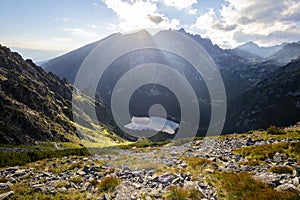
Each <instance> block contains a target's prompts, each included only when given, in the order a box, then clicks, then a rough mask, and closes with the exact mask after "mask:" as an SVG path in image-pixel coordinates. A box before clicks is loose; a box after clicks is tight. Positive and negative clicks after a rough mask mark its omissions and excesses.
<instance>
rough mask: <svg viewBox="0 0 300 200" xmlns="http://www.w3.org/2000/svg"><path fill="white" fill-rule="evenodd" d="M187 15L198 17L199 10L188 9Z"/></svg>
mask: <svg viewBox="0 0 300 200" xmlns="http://www.w3.org/2000/svg"><path fill="white" fill-rule="evenodd" d="M187 13H188V14H190V15H196V14H197V13H198V10H197V9H188V10H187Z"/></svg>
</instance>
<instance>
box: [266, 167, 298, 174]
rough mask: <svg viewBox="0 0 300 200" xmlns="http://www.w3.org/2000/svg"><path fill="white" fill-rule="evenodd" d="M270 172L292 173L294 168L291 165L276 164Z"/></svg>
mask: <svg viewBox="0 0 300 200" xmlns="http://www.w3.org/2000/svg"><path fill="white" fill-rule="evenodd" d="M270 172H273V173H276V174H292V173H293V168H292V167H289V166H274V167H272V168H271V169H270Z"/></svg>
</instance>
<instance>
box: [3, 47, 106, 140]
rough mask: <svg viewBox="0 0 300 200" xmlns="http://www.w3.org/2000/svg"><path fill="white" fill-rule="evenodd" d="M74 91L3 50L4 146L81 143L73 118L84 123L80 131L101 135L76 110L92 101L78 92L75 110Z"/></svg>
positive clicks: (7, 50)
mask: <svg viewBox="0 0 300 200" xmlns="http://www.w3.org/2000/svg"><path fill="white" fill-rule="evenodd" d="M72 90H73V87H72V85H71V84H70V83H69V81H68V80H67V79H63V80H61V79H59V78H58V77H57V76H56V75H54V74H53V73H46V72H45V71H44V70H43V69H42V68H41V67H38V66H36V65H35V64H34V63H33V62H32V61H31V60H26V61H25V60H23V59H22V57H21V56H20V55H19V54H17V53H14V52H11V51H10V50H9V49H8V48H6V47H3V46H0V127H1V128H0V141H1V143H2V144H27V145H28V144H35V142H36V141H71V142H75V143H79V137H78V134H77V132H78V130H77V129H76V124H75V123H74V122H73V119H74V117H76V118H77V121H83V122H85V123H82V124H85V127H81V128H79V130H81V129H82V130H86V131H90V132H93V134H94V135H98V136H99V135H101V130H102V127H101V126H100V125H94V124H93V119H90V118H89V117H88V115H86V114H85V113H83V111H82V110H80V109H78V107H77V106H76V105H78V104H85V105H87V106H88V105H89V104H91V101H90V100H89V99H88V97H85V96H84V95H83V94H81V93H80V92H79V93H78V96H77V97H75V99H76V103H75V104H74V107H73V108H72V102H71V101H72ZM99 105H100V104H99ZM72 109H73V111H74V113H72ZM73 114H74V116H73ZM103 138H104V139H103ZM107 138H109V137H106V136H105V137H102V139H103V141H107ZM86 139H89V140H92V139H91V138H86Z"/></svg>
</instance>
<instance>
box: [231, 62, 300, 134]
mask: <svg viewBox="0 0 300 200" xmlns="http://www.w3.org/2000/svg"><path fill="white" fill-rule="evenodd" d="M299 86H300V59H297V60H293V61H292V62H291V63H289V64H287V65H286V66H283V67H280V68H278V69H277V70H275V71H274V72H272V73H270V74H269V76H268V77H265V78H264V79H262V80H261V81H259V82H258V83H257V84H255V85H254V86H252V87H250V88H249V89H248V90H246V91H245V92H244V93H242V94H241V95H239V96H238V97H237V98H235V99H232V101H231V102H229V104H233V105H235V106H234V107H229V110H228V115H229V117H230V118H231V119H233V120H232V121H227V123H230V122H235V124H232V125H229V127H230V126H234V125H235V126H237V127H240V128H239V129H240V130H241V131H246V130H248V129H249V127H251V129H258V128H266V127H268V126H270V125H271V124H276V125H278V126H287V125H290V124H294V123H296V122H297V121H298V120H299V119H300V87H299ZM227 125H228V124H227ZM225 129H226V127H225Z"/></svg>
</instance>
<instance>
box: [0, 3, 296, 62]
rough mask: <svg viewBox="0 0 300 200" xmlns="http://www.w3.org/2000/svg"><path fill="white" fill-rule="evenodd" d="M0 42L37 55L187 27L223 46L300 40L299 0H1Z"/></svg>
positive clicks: (37, 58) (43, 56) (44, 56)
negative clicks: (115, 35)
mask: <svg viewBox="0 0 300 200" xmlns="http://www.w3.org/2000/svg"><path fill="white" fill-rule="evenodd" d="M0 27H1V31H0V44H2V45H7V46H9V47H10V48H12V49H14V50H17V51H19V52H21V53H22V55H23V56H24V57H30V58H33V59H34V60H35V61H40V60H46V59H49V58H51V57H55V56H57V55H59V54H62V53H64V52H67V51H70V50H72V49H75V48H78V47H80V46H83V45H85V44H87V43H90V42H94V41H97V40H100V39H101V38H103V37H105V36H107V35H109V34H112V33H114V32H126V31H130V30H134V29H141V28H163V29H164V28H172V29H179V28H181V27H183V28H185V29H186V30H187V31H190V32H192V33H198V34H200V35H201V36H202V37H209V38H210V39H211V40H212V41H213V43H215V44H218V45H220V46H221V47H223V48H229V47H235V46H237V45H239V44H241V43H243V42H247V41H254V42H256V43H258V44H259V45H264V46H268V45H274V44H279V43H282V42H291V41H299V40H300V1H299V0H265V1H264V0H198V1H196V0H0Z"/></svg>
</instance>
